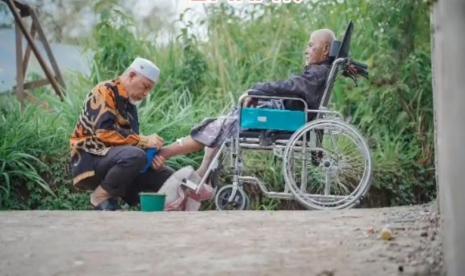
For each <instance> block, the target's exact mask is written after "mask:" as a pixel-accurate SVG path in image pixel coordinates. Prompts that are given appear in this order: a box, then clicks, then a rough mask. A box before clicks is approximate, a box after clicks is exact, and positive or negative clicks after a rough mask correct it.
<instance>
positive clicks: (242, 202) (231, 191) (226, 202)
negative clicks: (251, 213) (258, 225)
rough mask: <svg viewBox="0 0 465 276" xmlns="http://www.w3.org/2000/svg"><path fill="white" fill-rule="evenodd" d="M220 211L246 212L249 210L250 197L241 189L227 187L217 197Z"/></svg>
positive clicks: (216, 201) (232, 186) (217, 205)
mask: <svg viewBox="0 0 465 276" xmlns="http://www.w3.org/2000/svg"><path fill="white" fill-rule="evenodd" d="M215 205H216V209H218V210H246V209H248V208H249V197H248V196H247V194H246V193H245V192H244V190H243V189H242V188H241V187H238V186H234V185H225V186H223V187H221V189H219V190H218V192H217V193H216V196H215Z"/></svg>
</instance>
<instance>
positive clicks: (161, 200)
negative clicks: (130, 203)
mask: <svg viewBox="0 0 465 276" xmlns="http://www.w3.org/2000/svg"><path fill="white" fill-rule="evenodd" d="M139 197H140V209H141V211H142V212H161V211H163V210H165V199H166V195H164V194H158V193H139Z"/></svg>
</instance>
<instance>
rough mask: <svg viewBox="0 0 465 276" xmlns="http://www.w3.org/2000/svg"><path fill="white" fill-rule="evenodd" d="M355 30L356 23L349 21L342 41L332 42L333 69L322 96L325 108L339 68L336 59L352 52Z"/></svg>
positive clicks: (321, 107) (323, 107)
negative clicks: (351, 42)
mask: <svg viewBox="0 0 465 276" xmlns="http://www.w3.org/2000/svg"><path fill="white" fill-rule="evenodd" d="M353 30H354V24H353V23H352V21H350V22H349V25H348V26H347V29H346V32H345V33H344V37H343V39H342V42H341V41H338V40H334V41H333V43H332V44H331V48H330V53H329V57H330V59H331V70H330V73H329V75H328V78H327V79H326V85H325V91H324V93H323V97H321V101H320V105H319V106H320V108H319V109H325V108H327V107H328V103H329V100H330V99H331V91H332V89H333V85H334V81H335V80H336V76H337V73H338V70H339V64H336V63H335V61H336V60H337V59H338V58H347V57H349V52H350V41H351V40H352V32H353Z"/></svg>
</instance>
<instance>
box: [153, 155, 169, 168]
mask: <svg viewBox="0 0 465 276" xmlns="http://www.w3.org/2000/svg"><path fill="white" fill-rule="evenodd" d="M165 161H166V159H165V157H163V156H161V155H157V156H155V158H153V160H152V168H153V169H154V170H159V169H161V168H163V167H164V166H165Z"/></svg>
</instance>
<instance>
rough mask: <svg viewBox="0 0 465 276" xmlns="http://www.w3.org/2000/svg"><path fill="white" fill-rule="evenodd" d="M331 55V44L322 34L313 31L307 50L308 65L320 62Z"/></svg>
mask: <svg viewBox="0 0 465 276" xmlns="http://www.w3.org/2000/svg"><path fill="white" fill-rule="evenodd" d="M328 55H329V45H328V43H327V42H325V40H324V39H323V36H322V35H319V34H318V33H317V34H315V33H312V35H311V36H310V40H309V41H308V46H307V49H306V50H305V61H306V65H310V64H320V63H322V62H324V61H325V60H326V59H327V58H328Z"/></svg>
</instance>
